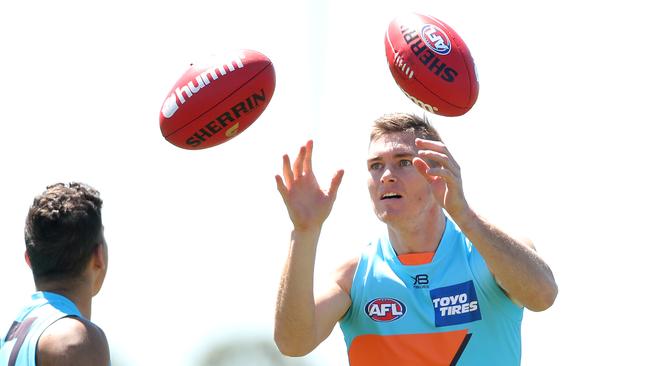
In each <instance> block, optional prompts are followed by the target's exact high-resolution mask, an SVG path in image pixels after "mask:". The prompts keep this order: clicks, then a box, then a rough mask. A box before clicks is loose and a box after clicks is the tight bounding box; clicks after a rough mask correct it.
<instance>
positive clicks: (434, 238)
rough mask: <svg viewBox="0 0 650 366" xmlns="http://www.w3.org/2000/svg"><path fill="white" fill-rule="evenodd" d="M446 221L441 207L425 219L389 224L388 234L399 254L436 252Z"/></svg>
mask: <svg viewBox="0 0 650 366" xmlns="http://www.w3.org/2000/svg"><path fill="white" fill-rule="evenodd" d="M445 222H446V217H445V214H444V212H443V211H442V209H439V210H436V211H435V212H434V213H433V214H429V215H427V216H425V218H424V219H423V220H419V221H416V222H408V223H405V224H404V225H399V226H398V225H388V236H389V238H390V242H391V244H392V246H393V249H395V252H396V253H397V254H398V255H400V254H407V253H424V252H435V251H436V250H438V246H439V245H440V240H441V239H442V234H443V232H444V231H445Z"/></svg>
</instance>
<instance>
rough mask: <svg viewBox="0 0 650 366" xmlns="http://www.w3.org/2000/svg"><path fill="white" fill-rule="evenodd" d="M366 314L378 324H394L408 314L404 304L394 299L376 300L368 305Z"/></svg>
mask: <svg viewBox="0 0 650 366" xmlns="http://www.w3.org/2000/svg"><path fill="white" fill-rule="evenodd" d="M365 310H366V314H367V315H368V316H369V317H370V319H372V320H374V321H376V322H392V321H393V320H397V319H399V318H401V317H402V316H404V314H406V306H405V305H404V303H403V302H401V301H399V300H397V299H392V298H379V299H374V300H372V301H370V302H368V303H367V304H366V309H365Z"/></svg>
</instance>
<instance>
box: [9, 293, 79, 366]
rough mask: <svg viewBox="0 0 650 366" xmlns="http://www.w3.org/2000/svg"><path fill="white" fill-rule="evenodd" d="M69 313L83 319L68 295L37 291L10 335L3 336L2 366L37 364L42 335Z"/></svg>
mask: <svg viewBox="0 0 650 366" xmlns="http://www.w3.org/2000/svg"><path fill="white" fill-rule="evenodd" d="M68 316H76V317H78V318H83V316H82V315H81V313H80V312H79V309H77V306H76V305H75V304H74V303H73V302H72V301H70V300H68V299H67V298H65V297H63V296H61V295H57V294H55V293H52V292H36V293H34V294H33V295H32V299H31V302H30V303H29V304H28V305H27V306H25V308H23V310H22V312H21V313H20V315H18V317H17V318H16V320H15V321H14V322H13V324H12V325H11V327H10V328H9V331H8V332H7V335H6V336H4V337H3V338H0V366H36V347H37V345H38V340H39V338H40V337H41V334H43V331H45V329H46V328H47V327H49V326H50V325H52V323H54V322H55V321H57V320H59V319H61V318H64V317H68ZM0 336H1V334H0Z"/></svg>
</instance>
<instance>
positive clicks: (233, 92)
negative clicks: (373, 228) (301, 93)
mask: <svg viewBox="0 0 650 366" xmlns="http://www.w3.org/2000/svg"><path fill="white" fill-rule="evenodd" d="M272 65H273V63H272V62H269V64H268V65H266V66H264V68H263V69H262V70H260V71H259V72H257V73H256V74H255V75H253V76H252V77H251V78H250V79H248V80H246V81H245V82H243V83H242V84H241V86H240V87H239V88H237V89H235V90H233V91H232V93H230V94H228V95H226V96H225V97H224V98H223V99H221V100H220V101H219V102H217V103H214V104H213V105H212V106H211V107H210V108H208V109H207V110H206V111H205V112H203V113H201V114H199V115H198V116H196V117H195V118H193V119H192V120H191V121H189V122H187V123H186V124H184V125H183V126H181V127H179V128H177V129H175V130H174V131H173V132H170V133H169V134H167V135H165V138H167V137H171V136H172V135H173V134H175V133H176V132H178V131H180V130H182V129H184V128H185V127H187V126H189V125H191V124H192V123H193V122H194V121H196V120H197V119H199V118H201V117H203V116H204V115H205V114H207V113H208V112H210V111H211V110H212V108H214V107H216V106H218V105H219V104H220V103H221V102H223V101H224V100H226V99H228V98H230V97H231V96H232V95H233V94H235V93H236V92H238V91H239V90H240V89H241V88H243V87H244V86H246V85H247V84H248V83H249V82H250V81H251V80H253V79H255V78H256V77H257V76H258V75H259V74H261V73H262V72H264V70H266V69H267V68H268V67H269V66H272Z"/></svg>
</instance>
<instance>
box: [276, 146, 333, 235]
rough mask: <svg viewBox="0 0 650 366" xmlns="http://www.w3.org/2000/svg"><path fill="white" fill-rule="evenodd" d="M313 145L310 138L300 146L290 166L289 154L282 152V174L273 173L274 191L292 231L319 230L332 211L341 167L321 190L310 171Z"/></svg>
mask: <svg viewBox="0 0 650 366" xmlns="http://www.w3.org/2000/svg"><path fill="white" fill-rule="evenodd" d="M313 146H314V143H313V141H312V140H309V141H307V144H306V145H305V146H301V147H300V152H299V153H298V156H297V157H296V160H295V161H294V162H293V166H292V165H291V163H290V161H289V156H288V155H286V154H285V155H284V156H283V157H282V161H283V169H282V173H283V177H281V176H280V175H276V176H275V182H276V184H277V187H278V191H279V192H280V195H281V196H282V199H283V200H284V204H285V205H286V206H287V211H288V212H289V217H290V218H291V221H292V222H293V225H294V229H296V230H312V229H320V227H321V226H322V225H323V223H324V222H325V219H327V217H328V216H329V214H330V212H331V211H332V206H333V205H334V200H336V193H337V191H338V189H339V186H340V185H341V181H342V179H343V170H338V171H337V172H336V174H335V175H334V177H333V178H332V181H331V182H330V187H329V189H326V190H324V189H321V187H320V186H319V185H318V182H317V181H316V177H315V176H314V172H313V170H312V163H311V157H312V151H313ZM283 178H284V179H283Z"/></svg>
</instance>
